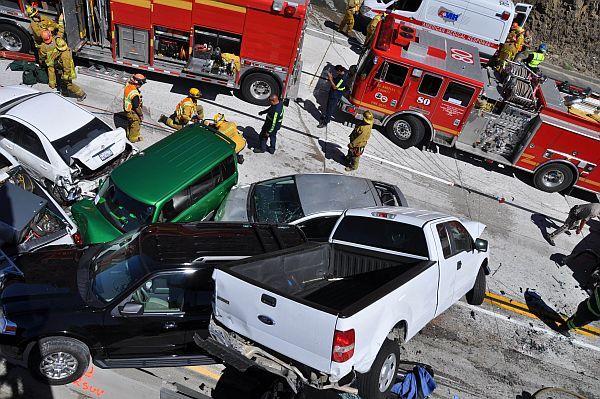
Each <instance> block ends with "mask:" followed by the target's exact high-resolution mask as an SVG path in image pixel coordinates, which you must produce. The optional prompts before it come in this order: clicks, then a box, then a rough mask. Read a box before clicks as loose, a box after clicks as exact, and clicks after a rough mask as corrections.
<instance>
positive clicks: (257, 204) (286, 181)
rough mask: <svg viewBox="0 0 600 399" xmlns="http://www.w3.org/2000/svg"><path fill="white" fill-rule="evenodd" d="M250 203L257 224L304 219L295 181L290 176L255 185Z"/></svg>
mask: <svg viewBox="0 0 600 399" xmlns="http://www.w3.org/2000/svg"><path fill="white" fill-rule="evenodd" d="M250 201H251V203H250V207H251V208H252V209H253V210H254V214H255V219H256V221H257V222H263V223H289V222H292V221H294V220H298V219H300V218H303V217H304V211H303V210H302V205H301V204H300V197H299V196H298V189H297V187H296V181H295V180H294V178H293V177H291V176H290V177H281V178H277V179H273V180H267V181H264V182H260V183H256V185H255V186H254V188H253V191H252V197H251V199H250Z"/></svg>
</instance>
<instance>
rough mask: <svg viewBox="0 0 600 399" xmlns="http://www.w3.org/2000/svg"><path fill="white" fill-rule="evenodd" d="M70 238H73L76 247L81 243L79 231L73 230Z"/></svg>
mask: <svg viewBox="0 0 600 399" xmlns="http://www.w3.org/2000/svg"><path fill="white" fill-rule="evenodd" d="M71 238H73V242H74V243H75V245H77V246H78V247H80V246H82V245H83V238H81V233H80V232H78V231H77V232H75V234H73V235H72V236H71Z"/></svg>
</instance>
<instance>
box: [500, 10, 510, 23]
mask: <svg viewBox="0 0 600 399" xmlns="http://www.w3.org/2000/svg"><path fill="white" fill-rule="evenodd" d="M500 18H502V20H503V21H508V19H509V18H510V13H509V12H508V11H504V12H503V13H502V15H500Z"/></svg>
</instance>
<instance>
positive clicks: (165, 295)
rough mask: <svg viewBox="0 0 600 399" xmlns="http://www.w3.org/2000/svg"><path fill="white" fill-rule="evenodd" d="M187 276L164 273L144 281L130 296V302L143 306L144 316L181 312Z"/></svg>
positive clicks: (182, 273)
mask: <svg viewBox="0 0 600 399" xmlns="http://www.w3.org/2000/svg"><path fill="white" fill-rule="evenodd" d="M186 280H187V275H186V274H185V273H184V272H176V273H165V274H160V275H158V276H155V277H152V278H151V279H149V280H147V281H145V282H144V283H143V284H142V285H141V286H140V287H139V288H138V289H137V290H135V291H134V292H133V294H132V295H131V302H133V303H138V304H141V305H143V309H144V314H152V313H178V312H182V311H183V301H184V294H185V287H186Z"/></svg>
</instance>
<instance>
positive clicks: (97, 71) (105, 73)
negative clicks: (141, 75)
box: [77, 64, 130, 84]
mask: <svg viewBox="0 0 600 399" xmlns="http://www.w3.org/2000/svg"><path fill="white" fill-rule="evenodd" d="M77 72H78V73H79V74H81V75H86V76H92V77H94V78H99V79H103V80H108V81H111V82H117V83H123V84H125V83H127V79H129V75H130V74H128V73H127V72H124V71H119V70H116V69H112V68H108V67H106V66H104V65H98V64H95V65H92V66H89V67H87V68H84V67H78V68H77Z"/></svg>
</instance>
